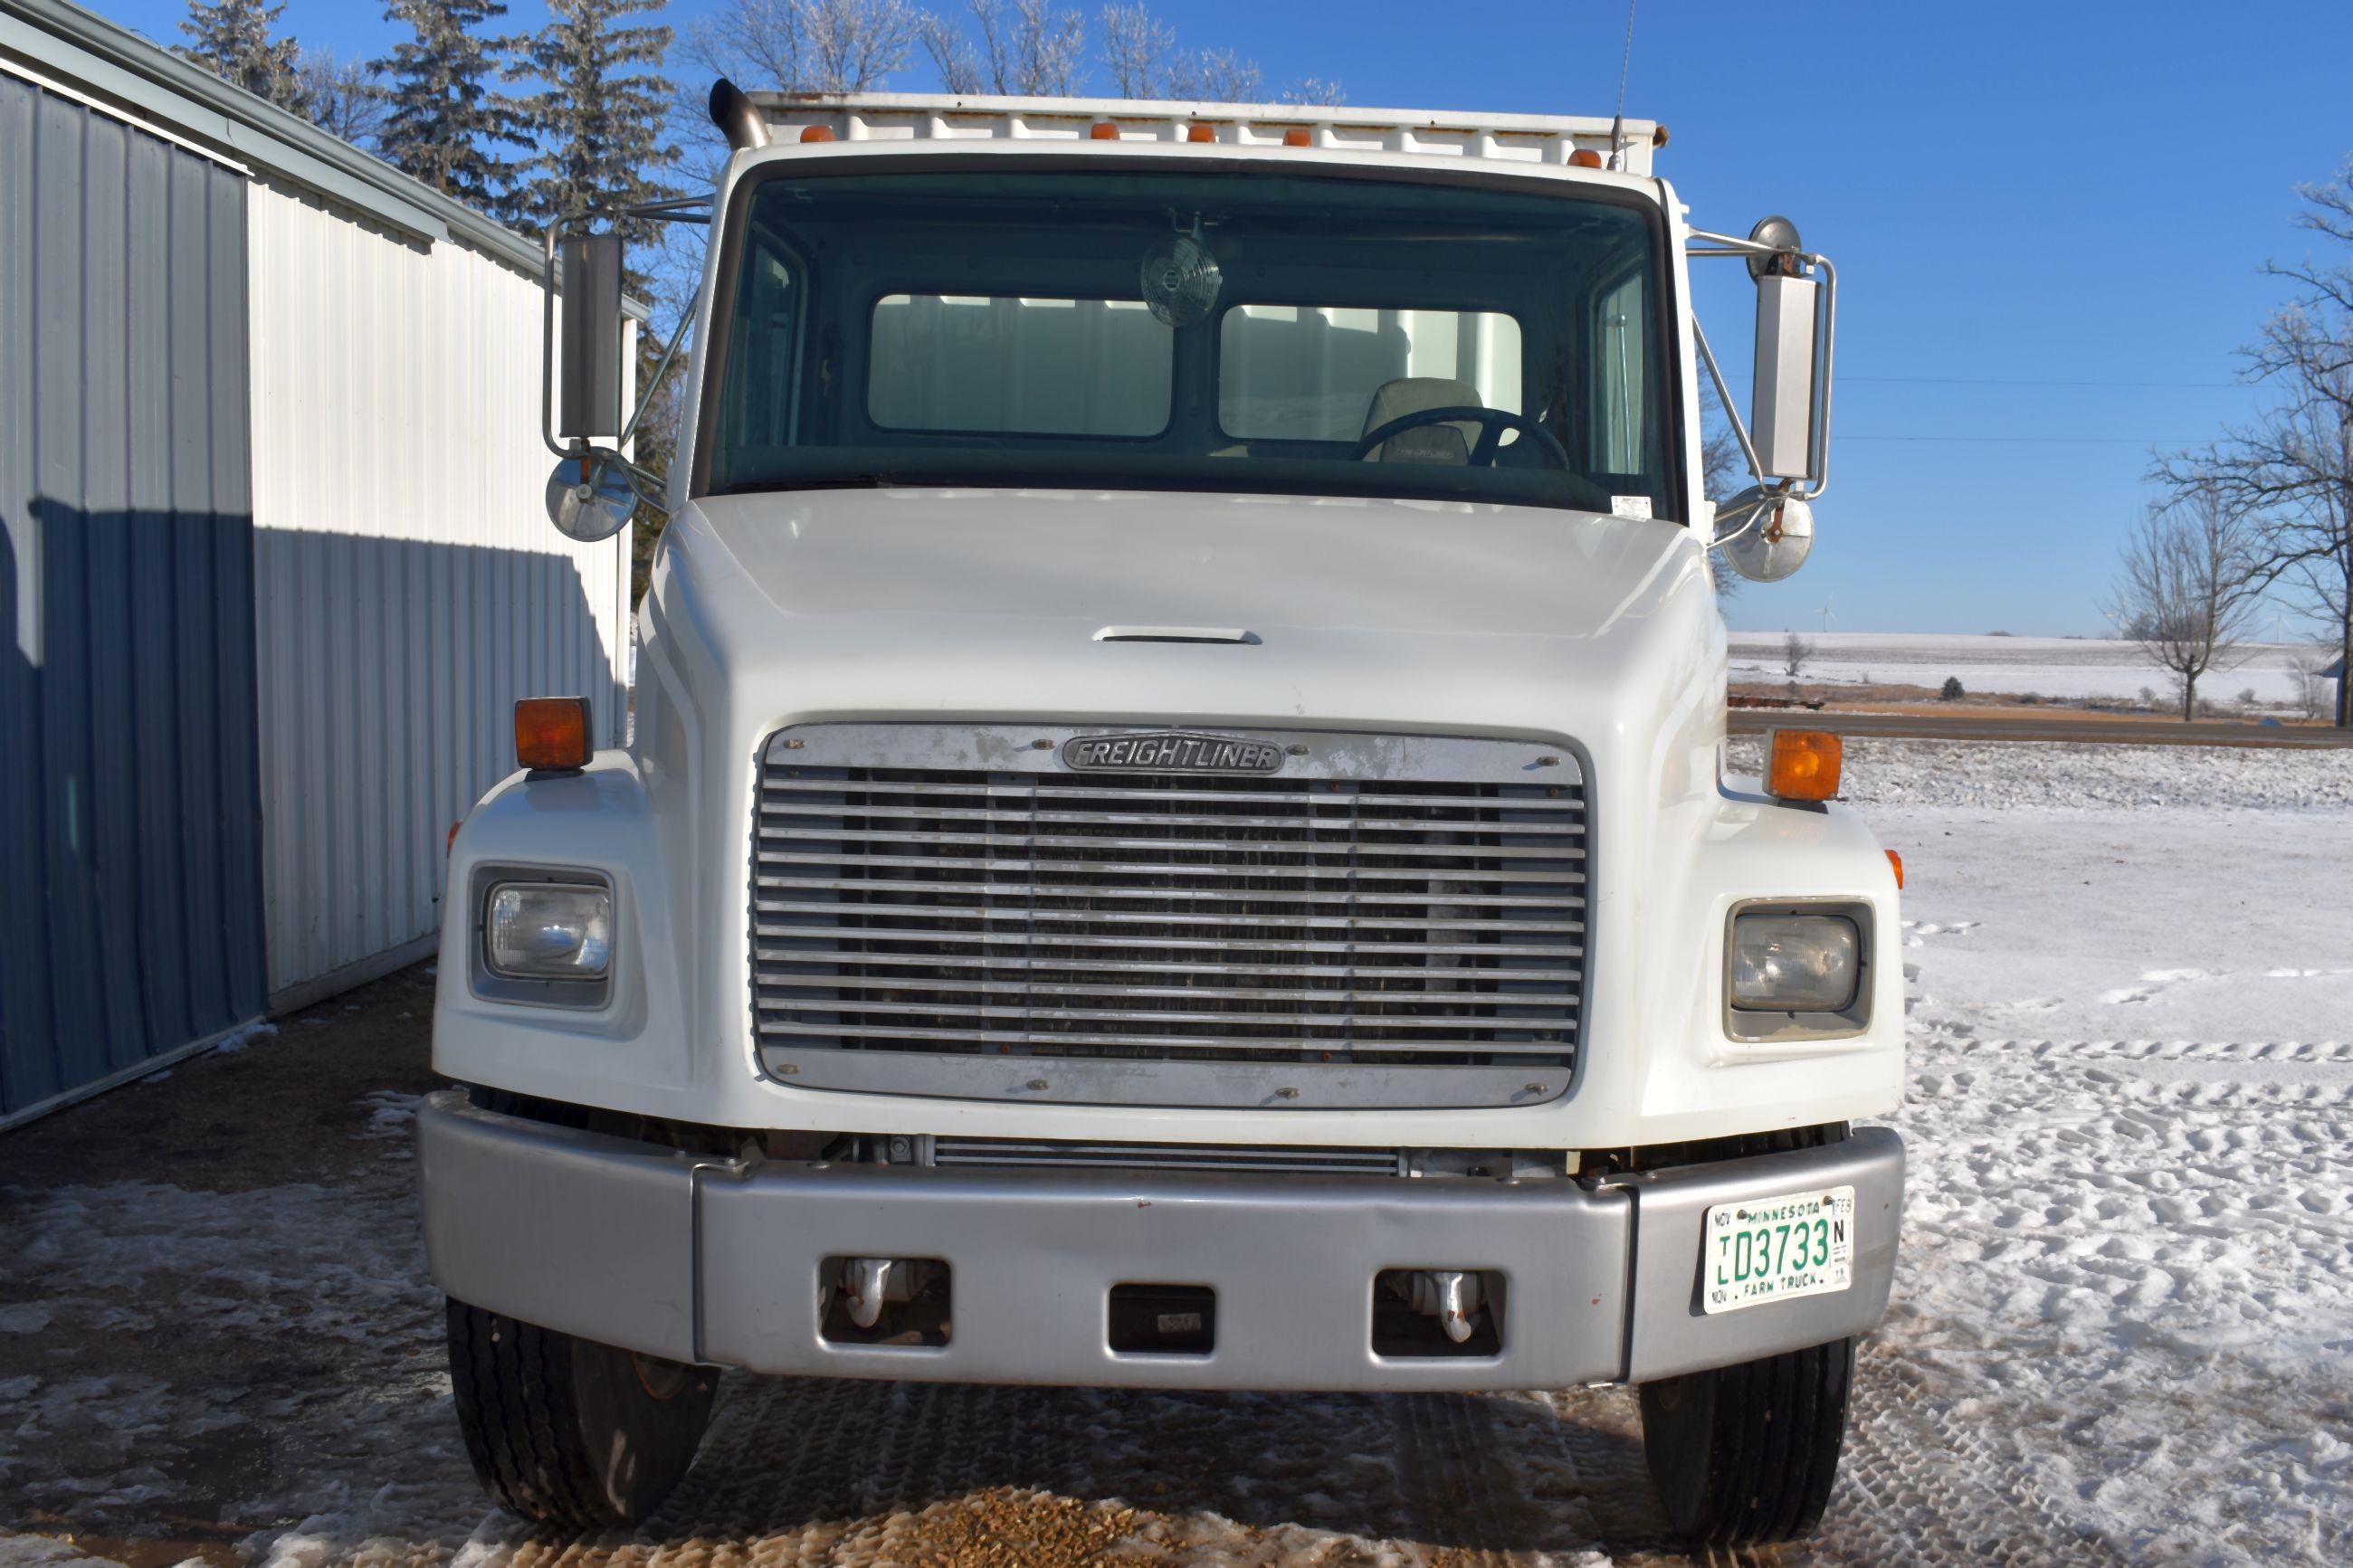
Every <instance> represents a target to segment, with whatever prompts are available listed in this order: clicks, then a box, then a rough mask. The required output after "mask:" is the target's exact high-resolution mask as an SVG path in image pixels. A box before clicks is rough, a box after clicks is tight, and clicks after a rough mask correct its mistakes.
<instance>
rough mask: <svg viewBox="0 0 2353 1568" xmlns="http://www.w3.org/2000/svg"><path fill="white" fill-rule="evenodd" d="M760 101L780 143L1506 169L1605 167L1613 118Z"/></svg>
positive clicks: (1649, 124) (1644, 125)
mask: <svg viewBox="0 0 2353 1568" xmlns="http://www.w3.org/2000/svg"><path fill="white" fill-rule="evenodd" d="M750 97H751V100H752V102H753V104H754V106H755V107H756V108H757V109H758V110H759V111H760V113H761V115H762V116H763V117H764V118H765V120H766V121H767V123H768V130H769V134H770V135H771V136H772V137H773V138H774V139H775V140H776V141H777V142H793V141H797V140H798V139H799V138H800V137H801V135H802V133H803V132H807V131H809V130H811V129H812V128H822V130H823V131H824V132H830V138H831V139H834V140H839V141H843V142H907V141H918V140H937V141H956V140H971V141H983V140H991V139H1010V140H1039V141H1058V140H1059V141H1084V140H1088V139H1090V138H1091V137H1092V136H1094V135H1095V128H1096V127H1097V126H1099V125H1103V124H1109V125H1112V126H1114V127H1116V128H1117V132H1118V135H1119V139H1120V140H1121V141H1123V142H1200V141H1209V140H1215V141H1216V142H1221V143H1224V144H1226V145H1229V146H1241V147H1280V146H1282V145H1284V144H1285V142H1286V138H1288V139H1290V140H1291V141H1292V142H1294V143H1295V142H1296V141H1297V139H1298V137H1299V135H1300V134H1302V133H1303V134H1304V136H1305V138H1306V141H1307V144H1308V145H1310V146H1314V147H1320V148H1324V149H1328V150H1335V151H1341V152H1363V153H1422V154H1429V155H1435V156H1440V157H1457V158H1481V159H1491V160H1493V161H1495V162H1499V163H1540V164H1556V165H1557V164H1566V163H1569V162H1570V161H1571V159H1572V158H1573V156H1574V155H1575V154H1576V153H1593V154H1595V155H1597V156H1598V157H1599V158H1600V159H1601V161H1602V163H1603V164H1604V165H1605V166H1606V165H1607V164H1608V163H1609V154H1610V131H1611V121H1609V118H1607V117H1606V116H1605V117H1588V116H1584V115H1566V114H1483V113H1470V112H1453V111H1447V110H1423V109H1356V108H1332V107H1324V106H1321V105H1308V104H1289V103H1193V102H1181V101H1174V100H1136V99H1116V98H996V97H987V96H982V95H958V94H952V93H912V92H871V93H816V92H809V93H800V92H792V93H786V92H755V93H753V94H751V95H750ZM1666 139H1667V138H1666V132H1665V130H1664V129H1663V128H1662V127H1661V126H1660V125H1659V124H1658V123H1657V122H1656V121H1650V120H1629V121H1625V123H1624V125H1623V127H1622V128H1621V129H1620V132H1619V148H1620V153H1621V158H1620V164H1619V167H1620V169H1621V171H1622V172H1624V173H1626V174H1638V175H1648V174H1650V173H1651V150H1652V149H1653V148H1654V147H1657V146H1661V145H1663V144H1664V143H1665V142H1666Z"/></svg>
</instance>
